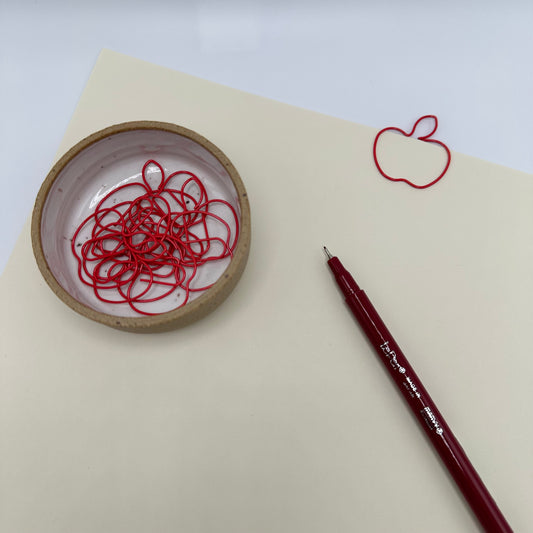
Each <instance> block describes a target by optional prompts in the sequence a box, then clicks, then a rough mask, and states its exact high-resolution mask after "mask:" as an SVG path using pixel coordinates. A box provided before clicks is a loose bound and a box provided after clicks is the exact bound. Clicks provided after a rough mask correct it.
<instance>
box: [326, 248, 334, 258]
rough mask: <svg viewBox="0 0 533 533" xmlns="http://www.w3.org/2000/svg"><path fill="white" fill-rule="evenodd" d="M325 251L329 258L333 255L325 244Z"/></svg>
mask: <svg viewBox="0 0 533 533" xmlns="http://www.w3.org/2000/svg"><path fill="white" fill-rule="evenodd" d="M324 253H325V254H326V257H327V258H328V259H331V258H332V257H333V256H332V255H331V253H330V251H329V250H328V249H327V248H326V247H325V246H324Z"/></svg>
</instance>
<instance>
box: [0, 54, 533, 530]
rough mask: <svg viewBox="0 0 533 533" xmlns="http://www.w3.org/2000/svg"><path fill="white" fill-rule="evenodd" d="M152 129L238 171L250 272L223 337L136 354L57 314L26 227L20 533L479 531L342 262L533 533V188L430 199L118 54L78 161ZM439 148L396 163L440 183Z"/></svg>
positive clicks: (325, 133)
mask: <svg viewBox="0 0 533 533" xmlns="http://www.w3.org/2000/svg"><path fill="white" fill-rule="evenodd" d="M136 119H153V120H162V121H169V122H174V123H177V124H180V125H183V126H186V127H188V128H191V129H193V130H195V131H197V132H199V133H201V134H202V135H204V136H206V137H207V138H208V139H210V140H211V141H212V142H214V143H215V144H216V145H218V146H219V147H220V148H221V149H222V150H223V151H224V152H225V153H226V154H227V155H228V157H229V158H230V159H231V160H232V162H233V163H234V164H235V166H236V167H237V169H238V171H239V172H240V174H241V176H242V178H243V180H244V183H245V185H246V187H247V189H248V193H249V197H250V202H251V208H252V223H253V236H252V252H251V256H250V259H249V263H248V266H247V268H246V270H245V273H244V276H243V278H242V279H241V281H240V282H239V284H238V285H237V287H236V289H235V291H234V292H233V293H232V294H231V295H230V297H229V299H228V300H227V301H226V302H225V303H224V304H223V305H222V306H221V307H220V308H218V309H217V310H216V311H215V312H214V313H212V314H211V315H209V316H208V317H206V318H205V319H203V320H201V321H200V322H197V323H195V324H194V325H192V326H190V327H187V328H185V329H182V330H177V331H174V332H171V333H166V334H159V335H136V334H128V333H123V332H119V331H114V330H112V329H107V328H106V327H104V326H100V325H98V324H95V323H92V322H90V321H87V320H86V319H84V318H82V317H81V316H78V315H76V314H75V313H74V312H72V311H71V310H70V309H68V308H67V307H66V306H64V305H63V304H62V303H61V302H60V301H59V300H58V299H57V298H56V297H55V296H54V295H53V293H52V292H51V291H50V290H49V289H48V287H47V286H46V285H45V283H44V281H43V280H42V279H41V277H40V274H39V272H38V270H37V268H36V265H35V262H34V260H33V255H32V252H31V245H30V238H29V225H27V226H26V229H25V230H24V232H23V234H22V235H21V237H20V239H19V241H18V244H17V246H16V249H15V250H14V252H13V255H12V257H11V259H10V262H9V264H8V266H7V268H6V270H5V272H4V274H3V275H2V277H1V279H0V294H1V304H0V309H1V314H0V324H1V331H0V339H1V340H0V531H1V532H2V533H60V532H65V533H66V532H69V533H70V532H73V531H74V532H76V533H94V532H95V531H98V532H106V533H119V532H127V533H137V532H139V533H141V532H142V533H146V532H148V531H150V532H154V533H156V532H157V533H163V532H173V533H175V532H186V533H214V532H217V533H218V532H220V533H272V532H276V533H296V532H301V533H315V532H316V533H324V532H328V533H329V532H333V531H335V532H346V533H348V532H350V533H352V532H354V531H361V532H364V533H373V532H376V533H378V532H379V533H383V532H386V533H388V532H395V533H401V532H405V533H407V532H409V533H415V532H420V533H427V532H431V533H450V532H451V531H461V532H467V531H472V532H474V531H479V528H478V526H477V524H476V523H475V521H474V519H473V518H472V516H471V514H470V512H469V510H468V508H467V507H466V505H465V504H464V502H463V501H462V499H461V497H460V495H459V493H458V491H457V490H456V488H455V486H454V485H453V483H452V482H451V480H450V478H449V476H448V475H447V473H446V471H445V469H444V468H443V467H442V466H441V464H440V463H439V461H438V459H437V457H436V455H435V453H434V452H433V451H432V449H431V448H430V446H429V445H428V443H427V442H426V440H425V437H424V435H423V434H422V432H421V431H420V430H419V428H418V427H417V425H416V423H415V421H414V419H413V418H412V416H411V415H410V413H409V412H408V411H407V409H406V408H405V406H404V404H403V403H402V399H401V397H400V396H399V394H398V392H397V391H396V390H395V388H394V387H393V385H392V382H391V381H390V380H389V378H388V376H387V375H386V373H385V371H384V369H383V368H382V367H381V364H380V362H379V361H378V360H377V359H376V357H375V355H374V354H373V352H372V351H371V349H370V347H369V345H368V344H367V342H366V341H365V340H364V338H363V337H362V334H361V332H360V331H359V330H358V328H357V326H356V324H355V323H354V320H353V318H352V317H351V316H350V314H349V313H348V311H347V309H346V308H345V306H344V304H343V301H342V298H341V296H340V294H339V293H338V291H337V289H336V287H335V285H334V283H333V280H332V278H331V276H330V273H329V271H328V269H327V267H326V264H325V257H324V256H323V253H322V246H323V245H324V244H326V245H327V246H328V247H329V248H330V250H331V251H332V252H334V253H336V254H338V255H339V256H340V257H341V259H342V260H343V261H344V263H345V264H346V266H347V267H348V268H350V269H351V270H352V271H353V272H354V274H355V275H356V277H357V279H358V280H359V282H360V284H361V285H362V286H363V287H364V288H365V290H366V291H367V294H368V295H369V296H370V298H371V299H372V300H373V302H374V305H375V306H376V307H377V309H378V310H379V311H380V312H381V314H382V317H383V319H384V320H385V322H386V323H387V324H388V326H389V329H390V330H391V331H392V333H393V335H394V336H395V338H396V340H397V341H398V342H399V344H400V346H402V348H403V349H404V352H405V353H406V355H407V357H408V358H409V360H410V362H411V364H412V365H413V366H414V368H415V369H416V370H417V373H418V374H419V376H420V377H421V379H422V381H423V382H424V384H425V385H426V387H427V388H428V390H429V391H430V393H431V394H432V396H433V398H434V400H435V401H436V403H437V405H438V406H439V407H440V409H441V411H442V413H443V414H444V416H445V417H446V419H447V421H448V423H449V424H450V426H451V427H452V429H453V430H454V432H455V433H456V435H457V436H458V438H459V440H460V441H461V443H462V444H463V446H464V448H465V449H466V451H467V453H468V455H469V457H470V459H471V460H472V462H473V463H474V465H475V466H476V468H477V469H478V471H479V473H480V475H481V477H482V478H483V479H484V481H485V483H486V485H487V486H488V488H489V490H490V491H491V492H492V494H493V496H494V497H495V499H496V500H497V502H498V503H499V505H500V507H501V509H502V511H503V512H504V514H505V515H506V517H507V518H508V520H509V521H510V523H511V525H512V526H513V527H514V528H515V529H516V531H524V532H525V531H533V508H532V506H531V497H532V495H533V426H532V424H531V421H532V420H533V357H531V353H530V352H531V340H530V335H531V332H532V331H533V298H532V296H533V209H532V207H533V177H532V176H530V175H526V174H521V173H519V172H516V171H513V170H509V169H506V168H503V167H500V166H496V165H493V164H489V163H486V162H483V161H480V160H476V159H473V158H471V157H467V156H464V155H461V154H457V153H454V154H453V160H452V165H451V167H450V171H449V173H448V174H447V175H446V176H445V177H444V179H443V180H442V181H441V182H440V183H439V184H437V185H436V186H434V187H432V188H430V189H427V190H425V191H417V190H414V189H412V188H409V187H407V186H406V185H405V184H394V183H391V182H389V181H387V180H385V179H383V178H382V177H381V176H380V175H379V174H378V173H377V171H376V168H375V166H374V164H373V161H372V157H371V148H372V142H373V139H374V137H375V135H376V133H377V132H376V130H374V129H372V128H368V127H363V126H360V125H357V124H353V123H350V122H346V121H342V120H339V119H335V118H330V117H327V116H323V115H320V114H316V113H313V112H309V111H306V110H303V109H298V108H295V107H291V106H288V105H284V104H281V103H278V102H275V101H271V100H268V99H264V98H261V97H258V96H254V95H251V94H246V93H243V92H240V91H237V90H234V89H230V88H227V87H224V86H220V85H216V84H213V83H210V82H207V81H204V80H200V79H197V78H194V77H191V76H188V75H185V74H181V73H178V72H174V71H171V70H167V69H164V68H160V67H158V66H154V65H152V64H148V63H145V62H142V61H139V60H137V59H133V58H130V57H126V56H122V55H119V54H117V53H114V52H111V51H103V52H102V54H101V56H100V58H99V59H98V62H97V64H96V67H95V69H94V72H93V73H92V75H91V77H90V80H89V82H88V84H87V87H86V89H85V91H84V92H83V95H82V97H81V99H80V102H79V105H78V107H77V109H76V111H75V113H74V116H73V118H72V121H71V123H70V125H69V127H68V129H67V132H66V134H65V137H64V139H63V142H62V144H61V146H60V147H59V151H58V156H59V155H60V154H62V153H63V152H64V151H65V150H67V149H68V148H69V147H70V146H71V145H73V144H74V143H76V142H77V141H78V140H80V139H81V138H83V137H84V136H86V135H88V134H90V133H92V132H94V131H96V130H98V129H100V128H103V127H105V126H108V125H111V124H114V123H118V122H122V121H129V120H136ZM387 126H388V124H387ZM395 126H399V127H403V128H404V129H407V128H409V127H410V125H402V124H397V125H395ZM436 137H437V138H438V133H437V135H436ZM449 141H450V144H453V142H452V141H451V140H449ZM439 150H440V149H439V148H438V147H436V148H435V147H433V148H432V147H429V146H428V145H426V144H423V143H421V142H419V141H413V140H408V139H405V138H401V137H399V136H394V135H390V136H389V137H387V140H386V145H384V146H383V151H384V155H383V158H384V160H385V161H384V163H385V164H387V165H392V166H394V168H395V169H396V170H398V169H400V168H401V169H402V170H401V171H402V172H409V173H412V174H417V173H418V174H419V175H420V176H422V175H425V174H426V173H431V171H432V169H435V168H437V167H438V165H439V164H440V163H439V161H441V159H439V158H442V155H443V154H442V152H439ZM395 165H396V166H395ZM43 179H44V176H43Z"/></svg>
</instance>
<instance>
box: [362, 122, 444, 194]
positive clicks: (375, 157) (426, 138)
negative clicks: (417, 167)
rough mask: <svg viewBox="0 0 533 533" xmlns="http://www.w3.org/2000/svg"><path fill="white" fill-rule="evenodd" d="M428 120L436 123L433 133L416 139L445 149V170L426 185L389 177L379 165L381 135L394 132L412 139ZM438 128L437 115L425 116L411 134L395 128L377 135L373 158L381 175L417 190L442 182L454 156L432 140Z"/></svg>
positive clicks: (439, 143) (384, 130) (415, 124)
mask: <svg viewBox="0 0 533 533" xmlns="http://www.w3.org/2000/svg"><path fill="white" fill-rule="evenodd" d="M426 119H428V120H433V121H434V124H433V128H432V129H431V131H430V132H429V133H426V134H425V135H421V136H419V137H416V138H417V139H418V140H420V141H423V142H427V143H432V144H438V145H439V146H441V147H442V148H444V150H445V151H446V164H445V166H444V170H443V171H442V172H441V173H440V174H439V175H438V176H437V177H436V178H435V179H433V180H432V181H430V182H429V183H426V184H425V185H417V184H416V183H413V182H412V181H410V180H408V179H407V178H395V177H393V176H390V175H388V174H387V173H386V172H385V171H384V170H383V168H382V167H381V165H380V164H379V161H378V154H377V146H378V141H379V138H380V137H381V135H383V134H384V133H386V132H388V131H392V132H395V133H400V134H401V135H404V136H405V137H412V136H413V134H414V133H415V131H416V128H417V127H418V125H419V124H420V122H422V121H423V120H426ZM438 126H439V121H438V119H437V117H436V116H435V115H424V116H422V117H420V118H419V119H418V120H417V121H416V122H415V123H414V126H413V128H412V129H411V131H410V132H409V133H407V132H405V131H404V130H402V129H400V128H395V127H389V128H384V129H382V130H381V131H379V132H378V134H377V135H376V138H375V139H374V146H373V150H372V152H373V156H374V163H375V164H376V167H377V169H378V171H379V173H380V174H381V175H382V176H383V177H384V178H387V179H388V180H390V181H403V182H404V183H407V185H410V186H411V187H414V188H415V189H427V188H428V187H431V186H432V185H435V183H437V182H438V181H439V180H441V179H442V178H443V177H444V175H445V174H446V172H448V168H449V167H450V163H451V160H452V155H451V153H450V150H449V148H448V147H447V146H446V145H445V144H444V143H443V142H441V141H438V140H436V139H431V136H432V135H433V134H434V133H435V132H436V131H437V128H438Z"/></svg>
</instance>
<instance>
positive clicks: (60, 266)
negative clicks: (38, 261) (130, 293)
mask: <svg viewBox="0 0 533 533" xmlns="http://www.w3.org/2000/svg"><path fill="white" fill-rule="evenodd" d="M150 159H153V160H155V161H157V162H158V163H159V164H160V165H161V166H162V167H163V169H164V171H165V175H168V174H170V173H172V172H175V171H178V170H187V171H190V172H192V173H194V174H195V175H196V176H198V178H199V179H200V181H202V183H203V184H204V186H205V188H206V189H207V192H208V195H209V198H217V199H222V200H225V201H226V202H228V203H230V204H231V205H232V206H233V208H234V209H235V211H236V213H237V215H238V217H240V216H241V213H240V208H239V200H238V194H237V191H236V189H235V186H234V184H233V182H232V179H231V177H230V175H229V173H228V171H227V170H226V168H225V167H224V165H223V164H222V163H221V162H220V161H219V160H218V159H217V158H216V157H215V156H214V155H213V154H211V152H209V151H208V150H207V149H206V148H204V147H203V146H202V145H200V144H198V143H197V142H195V141H194V140H192V139H190V138H188V137H185V136H182V135H179V134H177V133H174V132H170V131H165V130H159V129H139V130H132V131H123V132H118V133H115V134H113V135H111V136H109V137H105V138H104V139H102V140H99V141H97V142H95V143H94V144H91V145H90V146H88V147H87V148H85V149H84V150H83V151H81V152H80V153H78V154H77V155H76V156H75V157H74V158H73V159H72V160H71V161H69V162H68V163H67V165H66V166H65V168H63V170H62V171H61V172H60V173H59V174H58V176H57V178H56V179H55V181H54V183H53V184H52V186H51V188H50V191H49V194H48V196H47V199H46V202H45V204H44V207H43V212H42V217H41V241H42V249H43V253H44V256H45V258H46V262H47V263H48V266H49V268H50V270H51V272H52V274H53V275H54V277H55V278H56V280H57V282H58V283H59V284H60V285H61V286H62V287H63V289H65V291H67V292H68V293H69V294H70V295H71V296H72V297H73V298H75V299H76V300H78V301H79V302H81V303H82V304H84V305H86V306H88V307H90V308H92V309H94V310H95V311H99V312H102V313H106V314H109V315H114V316H117V317H134V316H135V317H138V316H139V315H138V314H137V313H136V312H135V311H134V310H133V309H131V307H130V306H129V305H128V304H127V303H120V304H112V303H106V302H102V301H101V300H99V299H98V298H97V297H96V296H95V294H94V291H93V288H92V287H90V286H88V285H85V284H84V283H82V282H81V281H80V278H79V275H78V262H77V260H76V258H75V256H74V254H73V253H72V249H71V242H72V238H73V235H74V233H75V232H76V229H77V228H78V227H79V225H80V224H81V223H82V222H83V221H84V220H85V219H86V218H87V217H88V216H89V215H91V214H92V213H93V212H94V209H95V207H96V205H97V203H98V202H99V201H100V200H101V199H102V198H103V197H104V196H105V195H106V194H108V193H109V192H110V191H111V190H112V189H113V188H115V187H117V186H120V185H123V184H129V183H134V182H141V181H142V168H143V166H144V164H145V163H146V161H148V160H150ZM128 189H133V190H134V191H135V190H137V188H136V187H133V188H126V189H125V190H124V191H123V192H122V191H120V192H117V197H118V198H119V201H123V200H133V199H134V195H133V193H132V192H129V191H128ZM120 194H123V197H121V196H118V195H120ZM227 222H228V223H230V221H229V220H227ZM230 226H231V230H232V232H233V234H235V230H236V228H235V224H234V223H230ZM229 262H230V258H226V259H223V260H220V261H216V262H212V263H209V264H206V265H203V267H202V271H201V273H199V274H198V277H197V280H198V283H201V284H209V283H214V282H215V281H216V280H217V279H218V278H219V277H220V276H221V275H222V274H223V272H224V271H225V270H226V268H227V266H228V265H229ZM201 294H202V293H200V292H191V293H190V297H189V301H192V300H193V299H194V298H195V297H198V296H200V295H201ZM146 305H147V306H148V307H146V306H145V307H144V309H146V310H147V311H149V312H150V313H157V314H159V313H165V312H168V311H171V310H173V309H175V308H176V307H179V305H180V302H179V301H178V299H177V298H165V299H162V300H158V301H155V302H152V303H150V304H146Z"/></svg>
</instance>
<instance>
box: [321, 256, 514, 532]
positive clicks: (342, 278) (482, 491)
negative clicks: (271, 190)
mask: <svg viewBox="0 0 533 533" xmlns="http://www.w3.org/2000/svg"><path fill="white" fill-rule="evenodd" d="M324 252H325V253H326V256H327V257H328V265H329V267H330V269H331V271H332V272H333V274H334V276H335V280H336V281H337V284H338V286H339V287H340V289H341V291H342V293H343V294H344V297H345V298H346V303H347V304H348V306H349V307H350V309H351V311H352V313H353V315H354V316H355V318H356V320H357V322H359V325H360V326H361V328H362V329H363V331H364V332H365V334H366V336H367V338H368V340H369V341H370V343H371V344H372V346H373V347H374V349H375V350H376V352H377V354H378V356H379V358H380V359H381V361H382V362H383V364H384V365H385V368H386V369H387V371H388V372H389V374H390V375H391V377H392V379H393V380H394V382H395V383H396V385H397V386H398V389H399V390H400V392H401V393H402V395H403V397H404V398H405V400H406V401H407V405H408V406H409V408H410V409H411V411H412V412H413V414H414V415H415V417H416V419H417V420H418V422H419V423H420V425H421V426H422V429H423V430H424V432H425V433H426V435H427V436H428V438H429V440H430V442H431V444H432V445H433V447H434V448H435V450H436V451H437V452H438V454H439V455H440V457H441V459H442V461H443V463H444V465H445V466H446V468H447V469H448V471H449V472H450V474H451V476H452V477H453V479H454V480H455V482H456V483H457V486H458V487H459V489H460V490H461V492H462V494H463V496H464V498H465V500H466V501H467V502H468V504H469V505H470V508H471V509H472V511H473V513H474V514H475V515H476V517H477V518H478V520H479V522H480V523H481V525H482V526H483V528H484V529H485V531H487V533H509V532H511V533H512V529H511V527H510V526H509V524H508V523H507V521H506V520H505V518H504V516H503V514H502V513H501V511H500V510H499V509H498V506H497V505H496V502H495V501H494V500H493V498H492V496H491V495H490V494H489V491H488V490H487V488H486V487H485V485H484V484H483V481H481V478H480V477H479V475H478V473H477V472H476V470H475V469H474V467H473V466H472V463H471V462H470V461H469V460H468V457H467V456H466V453H465V452H464V450H463V448H462V447H461V445H460V444H459V441H458V440H457V439H456V438H455V436H454V434H453V433H452V431H451V430H450V428H449V427H448V424H446V421H445V420H444V418H443V417H442V415H441V414H440V412H439V410H438V409H437V406H436V405H435V404H434V402H433V400H432V399H431V397H430V396H429V394H428V392H427V391H426V389H425V388H424V386H423V385H422V383H421V382H420V379H419V378H418V376H417V375H416V374H415V371H414V370H413V368H412V367H411V365H410V364H409V362H408V361H407V359H406V357H405V355H404V354H403V353H402V351H401V350H400V347H399V346H398V345H397V344H396V341H395V340H394V339H393V338H392V335H391V334H390V332H389V330H388V329H387V327H386V326H385V324H384V323H383V321H382V320H381V318H380V317H379V315H378V312H377V311H376V310H375V308H374V306H373V305H372V303H371V302H370V300H369V299H368V297H367V295H366V294H365V292H364V291H362V290H361V289H360V288H359V286H358V285H357V283H356V282H355V280H354V279H353V277H352V276H351V275H350V273H349V272H348V271H347V270H346V269H345V268H344V267H343V266H342V263H341V262H340V261H339V259H338V258H337V257H333V256H332V255H331V253H330V252H329V251H328V249H327V248H326V247H325V246H324Z"/></svg>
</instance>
